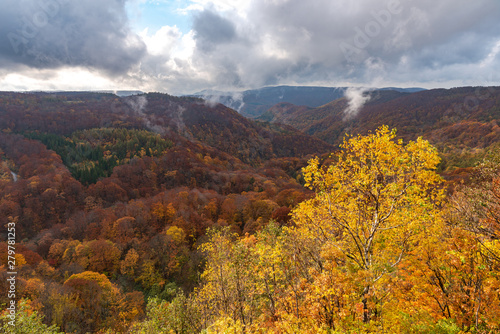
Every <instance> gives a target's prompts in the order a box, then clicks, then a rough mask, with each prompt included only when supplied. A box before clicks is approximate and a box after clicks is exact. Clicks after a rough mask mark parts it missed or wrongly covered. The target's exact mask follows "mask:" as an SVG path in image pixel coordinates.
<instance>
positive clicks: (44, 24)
mask: <svg viewBox="0 0 500 334" xmlns="http://www.w3.org/2000/svg"><path fill="white" fill-rule="evenodd" d="M124 3H125V1H124V0H106V1H101V0H85V1H70V0H24V1H18V0H2V2H1V4H0V7H1V10H0V68H1V67H3V68H5V67H8V68H9V69H15V68H17V67H20V66H22V65H25V66H29V67H32V68H38V69H44V68H59V67H63V66H84V67H90V68H95V69H99V70H104V71H105V72H106V73H108V74H111V75H116V74H121V73H123V72H126V71H127V70H128V69H130V68H131V67H132V66H134V65H135V64H137V62H138V61H139V60H140V59H141V57H143V56H144V54H145V52H146V48H145V45H144V43H143V42H142V41H141V40H140V38H139V37H138V36H136V35H135V34H133V33H132V32H131V31H130V30H129V28H128V26H127V17H126V13H125V10H124Z"/></svg>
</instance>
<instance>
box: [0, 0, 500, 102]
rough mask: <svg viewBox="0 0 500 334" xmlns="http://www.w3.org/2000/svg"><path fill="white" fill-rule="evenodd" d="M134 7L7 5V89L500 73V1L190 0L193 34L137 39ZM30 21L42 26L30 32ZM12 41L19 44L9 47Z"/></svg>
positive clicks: (346, 82)
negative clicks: (82, 76) (78, 76)
mask: <svg viewBox="0 0 500 334" xmlns="http://www.w3.org/2000/svg"><path fill="white" fill-rule="evenodd" d="M129 1H131V0H129ZM135 1H136V2H137V1H140V0H135ZM161 2H162V1H159V3H160V4H161ZM47 4H52V7H50V6H48V5H47ZM54 4H56V5H54ZM125 4H126V0H109V1H97V0H86V1H78V2H77V1H69V0H25V1H15V0H4V1H2V4H0V6H1V8H0V9H1V10H0V89H4V87H12V86H14V85H16V86H19V87H23V85H24V86H26V87H28V89H30V88H29V87H30V86H29V85H30V82H33V81H35V82H37V85H38V84H40V85H43V81H44V80H45V82H46V84H47V85H50V86H57V87H58V89H62V87H64V85H65V82H63V81H57V80H59V79H58V78H61V77H67V76H68V74H63V73H62V72H65V73H70V72H71V71H76V70H77V69H78V71H84V70H85V69H86V70H87V71H88V72H89V73H91V74H92V76H94V77H96V78H98V79H99V80H97V81H96V82H99V83H100V84H105V83H106V82H111V84H112V85H115V86H114V87H108V89H140V90H143V91H164V92H168V93H172V94H182V93H186V94H187V93H193V92H196V91H201V90H203V89H207V88H210V89H216V90H227V91H234V90H242V89H248V88H257V87H261V86H266V85H279V84H290V85H295V84H298V85H328V86H370V87H371V86H422V87H428V88H430V87H436V86H442V87H447V86H448V87H449V86H457V85H469V84H472V83H473V84H482V83H486V81H485V80H483V78H490V76H489V75H490V74H491V73H499V72H500V57H499V56H498V53H499V51H498V50H499V46H498V45H500V44H499V43H500V34H499V33H498V32H499V31H500V20H498V17H500V3H499V2H498V1H497V0H476V1H473V2H472V1H469V0H440V1H437V2H436V1H435V0H432V1H431V0H419V1H410V0H385V1H375V0H359V1H346V0H315V1H313V2H310V1H309V2H308V1H303V0H272V1H271V0H238V1H233V0H190V1H189V0H183V1H179V2H178V13H181V12H182V13H185V14H186V15H190V16H191V19H192V30H191V31H189V32H187V33H186V32H185V30H181V29H179V28H177V27H176V26H175V22H165V24H164V27H162V28H161V29H157V30H154V31H153V30H151V29H150V30H145V31H142V32H138V33H135V32H133V31H131V28H130V27H129V20H128V18H127V16H126V10H125ZM44 8H45V9H44ZM51 8H52V9H51ZM40 13H42V14H40ZM43 13H45V16H46V18H47V20H46V22H45V21H44V17H45V16H44V15H43ZM26 22H28V23H26ZM30 22H31V25H33V24H37V25H38V26H39V27H37V26H35V28H36V29H32V30H31V31H30V30H29V29H30ZM31 28H33V27H31ZM13 34H17V35H16V36H18V37H20V38H18V39H16V40H14V42H12V38H13V36H14V35H13ZM30 36H31V37H30ZM16 46H17V48H16ZM13 73H14V74H15V75H16V78H17V79H19V78H23V79H22V80H21V81H19V82H20V83H21V84H18V83H17V82H13V78H14V77H13V76H12V75H13ZM488 83H489V84H500V78H495V77H494V78H493V79H492V80H489V81H488ZM80 84H81V87H82V88H85V87H88V86H89V85H90V84H91V83H89V81H82V82H81V83H80ZM61 86H62V87H61Z"/></svg>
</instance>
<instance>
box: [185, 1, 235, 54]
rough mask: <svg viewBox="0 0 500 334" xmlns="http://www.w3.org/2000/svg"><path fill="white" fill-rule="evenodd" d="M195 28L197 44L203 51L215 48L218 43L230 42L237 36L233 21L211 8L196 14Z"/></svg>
mask: <svg viewBox="0 0 500 334" xmlns="http://www.w3.org/2000/svg"><path fill="white" fill-rule="evenodd" d="M193 30H194V32H195V40H196V43H197V46H198V48H199V49H200V50H202V51H210V50H213V48H214V47H215V46H216V45H217V44H222V43H230V42H232V41H233V40H234V39H235V38H236V31H235V25H234V24H233V22H231V21H230V20H228V19H226V18H224V17H222V16H220V15H219V14H217V13H215V12H213V11H211V10H204V11H202V12H200V13H198V14H196V15H195V17H194V23H193Z"/></svg>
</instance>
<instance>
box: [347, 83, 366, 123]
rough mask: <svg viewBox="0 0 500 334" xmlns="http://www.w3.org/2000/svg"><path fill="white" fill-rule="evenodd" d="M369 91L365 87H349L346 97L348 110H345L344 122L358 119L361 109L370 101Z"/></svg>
mask: <svg viewBox="0 0 500 334" xmlns="http://www.w3.org/2000/svg"><path fill="white" fill-rule="evenodd" d="M368 92H369V89H367V88H363V87H349V88H347V89H346V91H345V93H344V96H345V98H346V99H347V108H346V109H345V110H344V120H350V119H353V118H354V117H356V115H357V114H358V113H359V111H360V110H361V108H363V106H364V105H365V103H366V102H368V101H369V100H370V98H371V97H370V95H369V94H367V93H368Z"/></svg>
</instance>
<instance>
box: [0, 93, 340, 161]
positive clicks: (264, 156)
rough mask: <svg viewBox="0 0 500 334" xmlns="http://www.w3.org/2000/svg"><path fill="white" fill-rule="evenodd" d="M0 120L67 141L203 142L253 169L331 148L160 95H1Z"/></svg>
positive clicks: (1, 125)
mask: <svg viewBox="0 0 500 334" xmlns="http://www.w3.org/2000/svg"><path fill="white" fill-rule="evenodd" d="M0 116H1V117H0V129H9V131H13V132H18V133H22V132H26V131H40V132H47V133H54V134H58V135H64V136H68V135H71V134H72V133H74V132H75V131H79V130H86V129H94V128H135V129H147V130H150V131H153V132H156V133H159V134H162V135H163V136H165V137H167V138H170V139H172V138H174V139H175V140H183V141H189V142H194V143H198V142H199V143H201V144H204V145H207V146H210V147H212V148H214V149H217V150H219V151H221V152H223V153H224V154H229V155H231V156H233V157H236V158H238V159H240V160H241V161H242V162H244V163H247V164H252V165H258V164H259V163H260V162H263V161H266V160H269V159H273V158H281V157H301V156H306V155H308V154H315V153H319V152H327V151H330V150H331V149H332V148H333V147H332V146H331V145H329V144H327V143H325V142H324V141H322V140H320V139H317V138H316V137H312V136H309V135H306V134H304V133H302V132H300V131H298V130H297V129H295V128H293V127H290V126H287V125H281V124H270V123H264V122H257V121H253V120H250V119H248V118H246V117H244V116H242V115H240V114H238V113H237V112H236V111H234V110H232V109H230V108H228V107H225V106H223V105H222V104H215V105H213V104H211V103H207V102H206V101H204V100H202V99H199V98H194V97H175V96H170V95H167V94H160V93H150V94H143V95H137V96H127V97H121V98H120V97H117V96H116V95H114V94H105V93H95V92H65V93H57V94H49V93H24V94H23V93H0ZM175 140H174V141H175Z"/></svg>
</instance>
